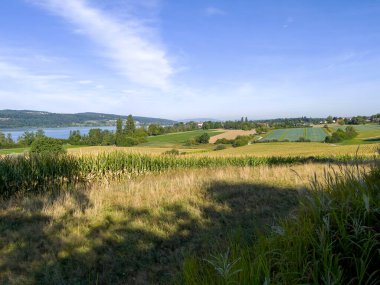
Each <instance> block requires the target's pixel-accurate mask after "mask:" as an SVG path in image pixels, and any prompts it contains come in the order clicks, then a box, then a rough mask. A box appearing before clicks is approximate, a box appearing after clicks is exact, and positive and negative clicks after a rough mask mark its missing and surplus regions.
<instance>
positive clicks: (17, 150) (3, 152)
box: [0, 147, 28, 155]
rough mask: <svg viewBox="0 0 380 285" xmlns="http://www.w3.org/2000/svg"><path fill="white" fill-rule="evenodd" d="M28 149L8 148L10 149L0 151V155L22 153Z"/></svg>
mask: <svg viewBox="0 0 380 285" xmlns="http://www.w3.org/2000/svg"><path fill="white" fill-rule="evenodd" d="M27 150H28V148H25V147H20V148H10V149H0V155H1V154H12V153H23V152H25V151H27Z"/></svg>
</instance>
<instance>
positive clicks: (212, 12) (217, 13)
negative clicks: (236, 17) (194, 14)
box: [205, 6, 226, 16]
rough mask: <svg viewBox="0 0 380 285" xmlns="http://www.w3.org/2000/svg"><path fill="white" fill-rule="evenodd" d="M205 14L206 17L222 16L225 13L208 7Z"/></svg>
mask: <svg viewBox="0 0 380 285" xmlns="http://www.w3.org/2000/svg"><path fill="white" fill-rule="evenodd" d="M205 14H206V15H207V16H223V15H225V14H226V13H225V12H224V11H223V10H222V9H219V8H216V7H212V6H210V7H207V8H206V9H205Z"/></svg>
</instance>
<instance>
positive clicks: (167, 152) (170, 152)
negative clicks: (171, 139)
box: [164, 148, 181, 155]
mask: <svg viewBox="0 0 380 285" xmlns="http://www.w3.org/2000/svg"><path fill="white" fill-rule="evenodd" d="M164 154H166V155H180V154H181V153H180V152H179V150H178V149H175V148H173V149H171V150H167V151H165V152H164Z"/></svg>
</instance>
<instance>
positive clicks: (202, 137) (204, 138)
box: [195, 133, 210, 144]
mask: <svg viewBox="0 0 380 285" xmlns="http://www.w3.org/2000/svg"><path fill="white" fill-rule="evenodd" d="M195 140H196V142H197V143H200V144H208V142H209V140H210V135H209V134H208V133H203V134H202V135H200V136H199V137H197V138H196V139H195Z"/></svg>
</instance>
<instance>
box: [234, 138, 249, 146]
mask: <svg viewBox="0 0 380 285" xmlns="http://www.w3.org/2000/svg"><path fill="white" fill-rule="evenodd" d="M250 140H251V137H250V136H237V137H236V139H235V141H234V143H233V144H232V146H233V147H239V146H245V145H247V144H248V143H249V141H250Z"/></svg>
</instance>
